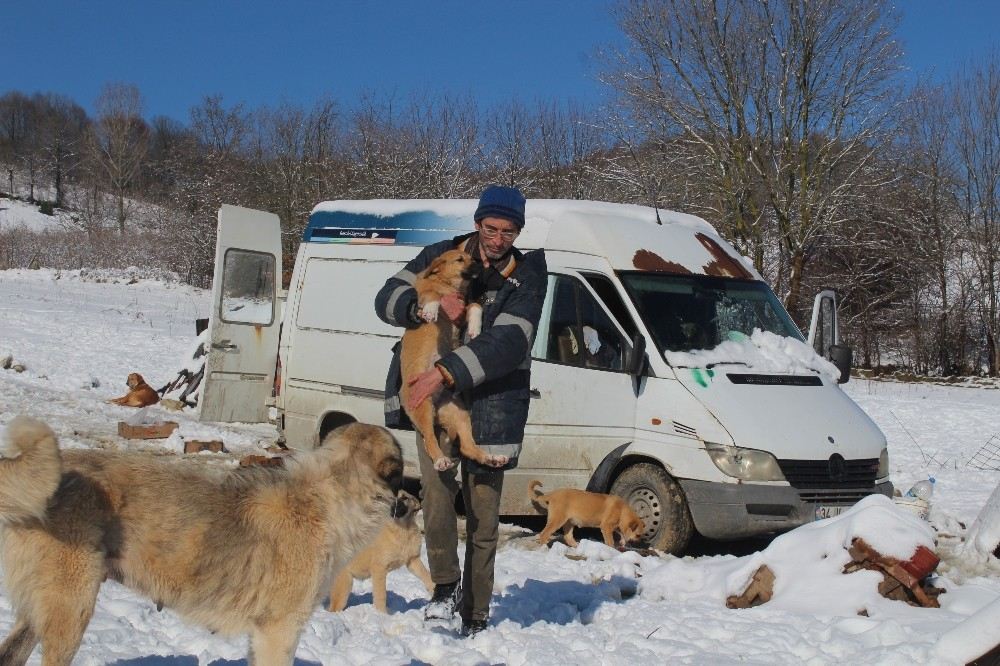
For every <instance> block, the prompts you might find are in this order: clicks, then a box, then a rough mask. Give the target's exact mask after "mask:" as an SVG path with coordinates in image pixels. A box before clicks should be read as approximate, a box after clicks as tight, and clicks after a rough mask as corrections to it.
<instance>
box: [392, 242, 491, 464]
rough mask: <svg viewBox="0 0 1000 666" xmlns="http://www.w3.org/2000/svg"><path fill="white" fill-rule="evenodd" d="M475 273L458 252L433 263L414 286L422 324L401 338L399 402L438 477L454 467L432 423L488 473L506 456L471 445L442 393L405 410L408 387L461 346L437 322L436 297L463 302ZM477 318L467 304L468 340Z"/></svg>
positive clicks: (467, 422)
mask: <svg viewBox="0 0 1000 666" xmlns="http://www.w3.org/2000/svg"><path fill="white" fill-rule="evenodd" d="M480 269H481V267H480V265H479V264H478V263H476V262H475V261H473V259H472V256H471V255H469V254H467V253H465V252H462V251H461V250H448V251H447V252H445V253H444V254H442V255H441V256H440V257H438V258H437V259H435V260H434V261H432V262H431V265H430V266H428V267H427V269H426V270H424V271H423V272H421V273H420V274H419V275H418V276H417V279H416V280H415V281H414V284H413V286H414V288H415V289H416V290H417V299H418V300H417V302H418V304H419V305H420V310H421V313H422V316H423V317H424V319H425V320H426V323H424V324H423V325H421V326H419V327H417V328H411V329H409V330H407V331H406V333H404V334H403V349H402V351H401V353H400V365H401V370H402V374H403V386H402V390H401V391H400V394H399V397H400V400H401V402H402V403H403V408H404V409H405V410H406V414H407V416H409V417H410V420H411V421H413V425H414V427H415V428H416V429H417V431H418V432H419V433H420V435H421V437H423V440H424V447H425V448H426V450H427V455H428V456H430V459H431V460H432V461H434V469H436V470H438V471H444V470H446V469H450V468H451V467H454V466H455V462H456V461H454V460H451V459H450V458H448V457H447V456H445V455H444V453H443V452H442V451H441V447H440V446H439V445H438V440H437V436H436V435H435V433H434V423H435V421H436V422H437V423H438V424H440V425H441V427H442V428H444V429H445V431H446V432H447V433H448V438H449V439H451V440H454V439H455V437H458V446H459V452H460V453H461V454H462V455H463V456H465V457H466V458H468V459H469V460H474V461H476V462H477V463H480V464H482V465H487V466H489V467H503V466H504V465H506V464H507V456H498V455H490V454H488V453H486V452H485V451H483V450H482V449H481V448H479V446H478V445H477V444H476V440H475V439H473V437H472V420H471V419H470V417H469V411H468V410H467V409H466V407H465V405H463V404H462V401H461V400H460V399H459V397H458V396H457V395H455V394H454V393H452V392H450V391H448V390H447V389H445V390H444V391H442V392H441V393H440V394H439V395H437V396H433V398H432V399H428V400H424V401H423V402H422V403H420V405H419V406H418V407H417V408H416V409H412V410H411V409H410V407H409V397H410V381H411V380H412V379H414V378H415V377H417V375H419V374H420V373H422V372H426V371H427V370H430V369H432V368H433V367H434V364H435V363H436V362H437V361H438V360H439V359H440V358H441V357H442V356H444V355H445V354H447V353H448V352H450V351H451V350H453V349H455V347H457V346H458V345H459V344H460V343H461V340H460V339H459V333H460V331H459V327H458V326H456V325H455V324H453V323H452V322H451V321H449V320H448V318H447V317H438V316H437V315H438V309H439V306H440V304H441V297H442V296H444V295H445V294H448V293H452V294H455V293H457V294H461V295H462V296H464V295H465V291H466V289H468V286H469V280H470V279H472V278H473V277H475V276H476V273H477V271H478V270H480ZM482 318H483V310H482V307H481V306H480V305H479V304H478V303H471V304H469V306H468V307H467V308H466V319H467V320H468V333H469V336H470V337H476V336H477V335H479V332H480V330H482Z"/></svg>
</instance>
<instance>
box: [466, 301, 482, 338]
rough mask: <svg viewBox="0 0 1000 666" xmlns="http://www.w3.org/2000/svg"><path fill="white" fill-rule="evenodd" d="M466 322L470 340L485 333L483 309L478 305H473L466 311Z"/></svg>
mask: <svg viewBox="0 0 1000 666" xmlns="http://www.w3.org/2000/svg"><path fill="white" fill-rule="evenodd" d="M465 319H466V321H467V322H468V325H467V326H466V328H465V330H466V333H468V334H469V339H470V340H471V339H472V338H474V337H476V336H477V335H479V334H480V333H482V332H483V308H482V306H480V305H479V304H477V303H473V304H472V305H470V306H469V307H468V308H467V309H466V317H465Z"/></svg>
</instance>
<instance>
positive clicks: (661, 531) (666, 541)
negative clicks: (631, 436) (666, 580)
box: [611, 463, 694, 555]
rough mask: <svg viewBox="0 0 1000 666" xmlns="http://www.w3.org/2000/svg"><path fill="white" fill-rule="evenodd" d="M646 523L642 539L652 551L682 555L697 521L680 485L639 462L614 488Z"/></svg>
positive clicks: (621, 476) (625, 473) (665, 474)
mask: <svg viewBox="0 0 1000 666" xmlns="http://www.w3.org/2000/svg"><path fill="white" fill-rule="evenodd" d="M611 492H612V493H613V494H615V495H618V496H619V497H622V498H624V499H625V501H626V502H628V503H629V504H630V505H631V506H632V508H633V509H634V510H635V512H636V513H637V514H638V515H639V517H640V518H642V520H643V522H644V523H645V524H646V531H645V532H643V533H642V540H643V541H645V542H646V543H647V544H649V546H650V548H655V549H656V550H662V551H666V552H668V553H672V554H674V555H678V554H680V553H681V552H683V551H684V549H685V548H686V547H687V545H688V542H689V541H690V540H691V535H692V534H693V533H694V522H692V520H691V513H690V511H688V505H687V500H686V499H684V491H682V490H681V487H680V484H678V483H677V481H676V480H674V478H673V477H672V476H670V475H669V474H667V472H666V471H665V470H664V469H663V468H662V467H658V466H656V465H652V464H650V463H638V464H635V465H632V466H631V467H628V468H626V470H625V471H624V472H622V473H621V474H619V475H618V478H617V479H615V482H614V483H613V484H612V485H611Z"/></svg>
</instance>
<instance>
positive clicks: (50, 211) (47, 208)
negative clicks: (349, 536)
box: [38, 201, 56, 215]
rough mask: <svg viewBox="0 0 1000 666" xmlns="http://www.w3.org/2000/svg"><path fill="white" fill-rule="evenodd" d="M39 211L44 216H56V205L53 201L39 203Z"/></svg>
mask: <svg viewBox="0 0 1000 666" xmlns="http://www.w3.org/2000/svg"><path fill="white" fill-rule="evenodd" d="M38 211H39V212H40V213H42V214H44V215H55V213H56V205H55V203H53V202H51V201H39V202H38Z"/></svg>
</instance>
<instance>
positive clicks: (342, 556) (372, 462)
mask: <svg viewBox="0 0 1000 666" xmlns="http://www.w3.org/2000/svg"><path fill="white" fill-rule="evenodd" d="M284 461H285V466H284V468H278V467H267V468H264V467H257V466H251V467H239V468H234V469H228V468H218V467H210V466H206V465H205V464H204V463H202V462H197V461H193V460H186V459H178V458H174V457H171V456H162V455H161V456H158V455H152V454H148V453H138V452H110V451H98V450H67V451H60V450H59V446H58V443H57V441H56V436H55V434H54V433H53V432H52V430H51V429H50V428H49V427H48V426H46V425H45V424H44V423H42V422H40V421H36V420H34V419H29V418H25V417H18V418H16V419H14V420H13V421H11V423H10V425H9V426H8V428H7V447H6V450H5V451H4V457H2V458H0V528H2V537H3V539H2V541H0V544H2V549H0V553H2V558H3V562H2V565H3V566H2V569H3V575H4V578H5V583H6V589H7V593H8V598H9V599H10V601H11V604H12V605H13V607H14V615H15V622H14V626H13V628H12V629H11V631H10V634H9V635H8V636H7V639H6V640H4V642H3V644H2V645H0V664H4V666H7V665H8V664H9V665H17V664H24V663H25V662H26V661H27V660H28V658H29V656H30V655H31V653H32V651H33V650H34V648H35V646H36V645H37V644H38V643H41V645H42V658H43V661H42V663H43V664H45V665H46V666H57V665H58V666H69V664H70V662H71V661H72V660H73V655H74V654H76V651H77V648H78V647H79V645H80V640H81V638H82V637H83V633H84V630H85V629H86V628H87V624H88V623H89V622H90V618H91V615H92V614H93V612H94V604H95V602H96V600H97V593H98V590H99V589H100V587H101V582H102V581H103V580H104V579H105V578H111V579H112V580H115V581H118V582H120V583H121V584H123V585H126V586H128V587H129V588H131V589H132V590H135V591H136V592H138V593H140V594H143V595H145V596H147V597H149V598H150V599H151V600H152V601H154V602H155V603H157V604H158V605H162V606H165V607H168V608H171V609H172V610H174V611H175V612H176V613H177V614H178V615H180V616H181V617H182V618H184V619H185V620H186V621H188V622H190V623H193V624H199V625H202V626H205V627H207V628H209V629H210V630H212V631H213V632H219V633H221V634H225V635H240V634H249V635H250V659H249V663H250V664H258V665H259V664H268V665H269V666H270V665H272V664H273V665H278V666H280V665H282V664H285V665H290V664H291V663H292V660H293V658H294V655H295V648H296V646H297V645H298V642H299V634H300V633H301V631H302V627H303V625H304V624H305V623H306V622H307V621H308V619H309V617H310V616H311V615H312V613H313V610H314V608H315V605H316V602H317V600H318V599H321V598H322V595H323V593H324V592H325V591H326V590H327V589H329V584H330V579H331V577H332V576H333V575H334V574H336V573H337V572H339V571H340V569H341V568H342V567H344V566H345V565H346V564H347V563H348V562H350V561H351V560H352V559H354V557H355V556H356V555H357V554H358V553H359V552H361V551H362V550H363V549H364V548H365V547H366V546H367V545H368V544H370V543H371V542H372V541H373V540H374V539H375V537H376V536H377V535H378V533H379V532H380V531H381V530H382V528H383V527H385V525H386V524H388V523H390V522H392V520H393V516H394V515H395V516H398V515H399V514H400V508H399V506H398V504H399V502H398V501H397V500H396V493H397V492H398V491H399V488H400V486H401V484H402V480H403V459H402V454H401V452H400V449H399V444H398V443H396V441H395V440H394V439H393V437H392V435H391V434H390V433H389V432H388V431H387V430H386V429H385V428H381V427H377V426H372V425H365V424H362V423H353V424H350V425H346V426H342V427H341V428H338V429H336V430H334V431H333V432H331V433H330V434H329V435H327V436H326V437H325V438H324V440H323V442H322V444H321V445H320V446H319V447H318V448H316V449H314V450H312V451H308V452H305V451H303V452H297V453H295V454H293V455H289V456H287V457H286V458H284Z"/></svg>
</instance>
